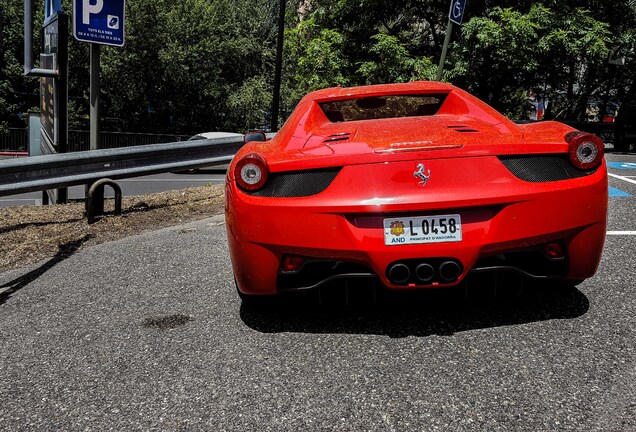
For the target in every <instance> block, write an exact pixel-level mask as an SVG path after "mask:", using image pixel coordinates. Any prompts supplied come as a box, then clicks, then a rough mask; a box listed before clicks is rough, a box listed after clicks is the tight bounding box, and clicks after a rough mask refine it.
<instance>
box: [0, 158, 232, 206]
mask: <svg viewBox="0 0 636 432" xmlns="http://www.w3.org/2000/svg"><path fill="white" fill-rule="evenodd" d="M224 182H225V169H222V168H205V169H202V170H200V171H199V172H197V173H194V174H189V173H179V174H176V173H163V174H155V175H151V176H143V177H133V178H127V179H121V180H117V184H119V186H120V187H121V190H122V194H123V196H124V197H126V196H138V195H146V194H151V193H156V192H165V191H169V190H177V189H184V188H187V187H193V186H203V185H206V184H223V183H224ZM105 193H106V196H112V195H113V192H112V189H111V188H110V187H106V188H105ZM68 196H69V199H84V196H85V190H84V186H72V187H70V188H69V191H68ZM40 204H42V192H31V193H25V194H18V195H10V196H4V197H0V208H2V207H14V206H20V205H40Z"/></svg>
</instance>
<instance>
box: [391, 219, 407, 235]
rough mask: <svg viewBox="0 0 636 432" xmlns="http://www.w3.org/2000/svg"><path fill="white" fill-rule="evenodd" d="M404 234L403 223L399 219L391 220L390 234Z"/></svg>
mask: <svg viewBox="0 0 636 432" xmlns="http://www.w3.org/2000/svg"><path fill="white" fill-rule="evenodd" d="M402 234H404V224H403V223H402V222H401V221H395V222H391V235H394V236H396V237H397V236H401V235H402Z"/></svg>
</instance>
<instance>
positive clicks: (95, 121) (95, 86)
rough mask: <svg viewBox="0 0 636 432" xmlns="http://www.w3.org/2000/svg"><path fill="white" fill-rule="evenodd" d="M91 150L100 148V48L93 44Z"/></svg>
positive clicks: (91, 60) (91, 57)
mask: <svg viewBox="0 0 636 432" xmlns="http://www.w3.org/2000/svg"><path fill="white" fill-rule="evenodd" d="M90 62H91V70H90V101H91V107H90V135H89V142H90V147H89V148H90V149H91V150H97V149H98V148H99V91H100V76H99V74H100V64H99V62H100V47H99V44H96V43H92V44H91V53H90Z"/></svg>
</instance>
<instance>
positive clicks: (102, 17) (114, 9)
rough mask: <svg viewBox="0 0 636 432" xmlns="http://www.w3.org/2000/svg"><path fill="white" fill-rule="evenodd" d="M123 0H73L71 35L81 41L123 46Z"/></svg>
mask: <svg viewBox="0 0 636 432" xmlns="http://www.w3.org/2000/svg"><path fill="white" fill-rule="evenodd" d="M124 10H125V0H73V36H75V39H77V40H80V41H83V42H92V43H98V44H103V45H114V46H124Z"/></svg>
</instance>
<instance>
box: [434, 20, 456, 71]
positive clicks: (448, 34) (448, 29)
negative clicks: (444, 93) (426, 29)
mask: <svg viewBox="0 0 636 432" xmlns="http://www.w3.org/2000/svg"><path fill="white" fill-rule="evenodd" d="M452 32H453V22H452V21H451V20H448V25H447V26H446V37H445V38H444V46H443V47H442V56H441V57H440V59H439V66H438V67H437V81H441V79H442V71H443V70H444V63H446V52H447V51H448V44H449V43H450V38H451V33H452Z"/></svg>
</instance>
